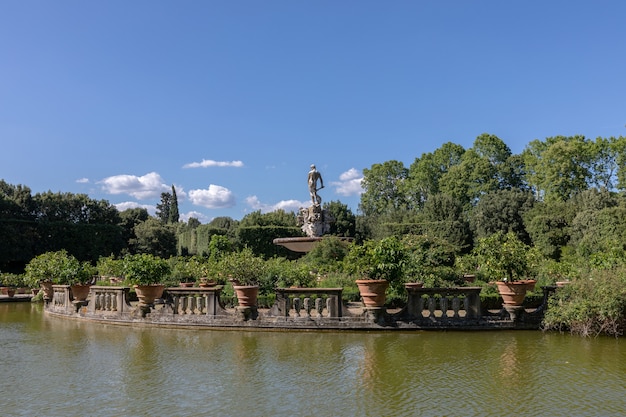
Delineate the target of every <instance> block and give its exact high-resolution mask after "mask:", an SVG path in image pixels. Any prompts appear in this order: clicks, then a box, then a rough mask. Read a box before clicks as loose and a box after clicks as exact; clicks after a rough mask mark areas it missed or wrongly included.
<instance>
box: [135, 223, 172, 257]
mask: <svg viewBox="0 0 626 417" xmlns="http://www.w3.org/2000/svg"><path fill="white" fill-rule="evenodd" d="M134 230H135V236H136V240H134V241H133V242H132V243H133V244H134V245H133V246H134V251H133V252H134V253H149V254H151V255H154V256H159V257H161V258H169V257H170V256H174V255H176V233H175V230H174V228H173V227H172V226H171V225H167V224H164V223H162V222H160V221H159V220H157V219H155V218H153V217H151V218H149V219H148V220H146V221H144V222H142V223H139V224H138V225H136V226H135V229H134Z"/></svg>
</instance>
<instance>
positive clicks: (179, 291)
mask: <svg viewBox="0 0 626 417" xmlns="http://www.w3.org/2000/svg"><path fill="white" fill-rule="evenodd" d="M222 288H223V287H222V286H221V285H218V286H215V287H207V288H197V287H191V288H182V287H171V288H166V289H165V292H164V293H163V299H164V300H165V303H166V306H167V307H168V308H169V310H168V311H169V312H171V314H179V315H184V314H189V315H205V316H225V315H227V312H226V310H225V309H224V306H223V305H222V303H221V302H220V294H221V292H222Z"/></svg>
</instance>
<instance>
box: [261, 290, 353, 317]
mask: <svg viewBox="0 0 626 417" xmlns="http://www.w3.org/2000/svg"><path fill="white" fill-rule="evenodd" d="M342 291H343V289H342V288H277V289H276V301H275V302H274V305H273V306H272V308H271V309H270V311H269V313H268V315H270V316H276V317H307V318H321V317H326V318H339V317H342V316H343V312H342V304H341V303H342V302H341V293H342Z"/></svg>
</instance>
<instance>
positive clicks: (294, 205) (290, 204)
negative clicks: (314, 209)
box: [246, 195, 310, 213]
mask: <svg viewBox="0 0 626 417" xmlns="http://www.w3.org/2000/svg"><path fill="white" fill-rule="evenodd" d="M246 203H247V204H248V205H249V206H250V207H252V208H253V209H254V210H261V212H263V213H269V212H271V211H275V210H279V209H282V210H285V211H287V212H289V211H294V212H298V210H299V209H300V207H307V206H308V205H310V203H308V202H302V201H298V200H282V201H279V202H278V203H276V204H264V203H261V201H259V198H258V197H257V196H255V195H253V196H250V197H248V198H246Z"/></svg>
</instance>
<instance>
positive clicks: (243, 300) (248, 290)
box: [233, 285, 259, 307]
mask: <svg viewBox="0 0 626 417" xmlns="http://www.w3.org/2000/svg"><path fill="white" fill-rule="evenodd" d="M233 289H234V290H235V295H236V296H237V302H238V303H239V307H256V304H257V298H258V296H259V286H258V285H233Z"/></svg>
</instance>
